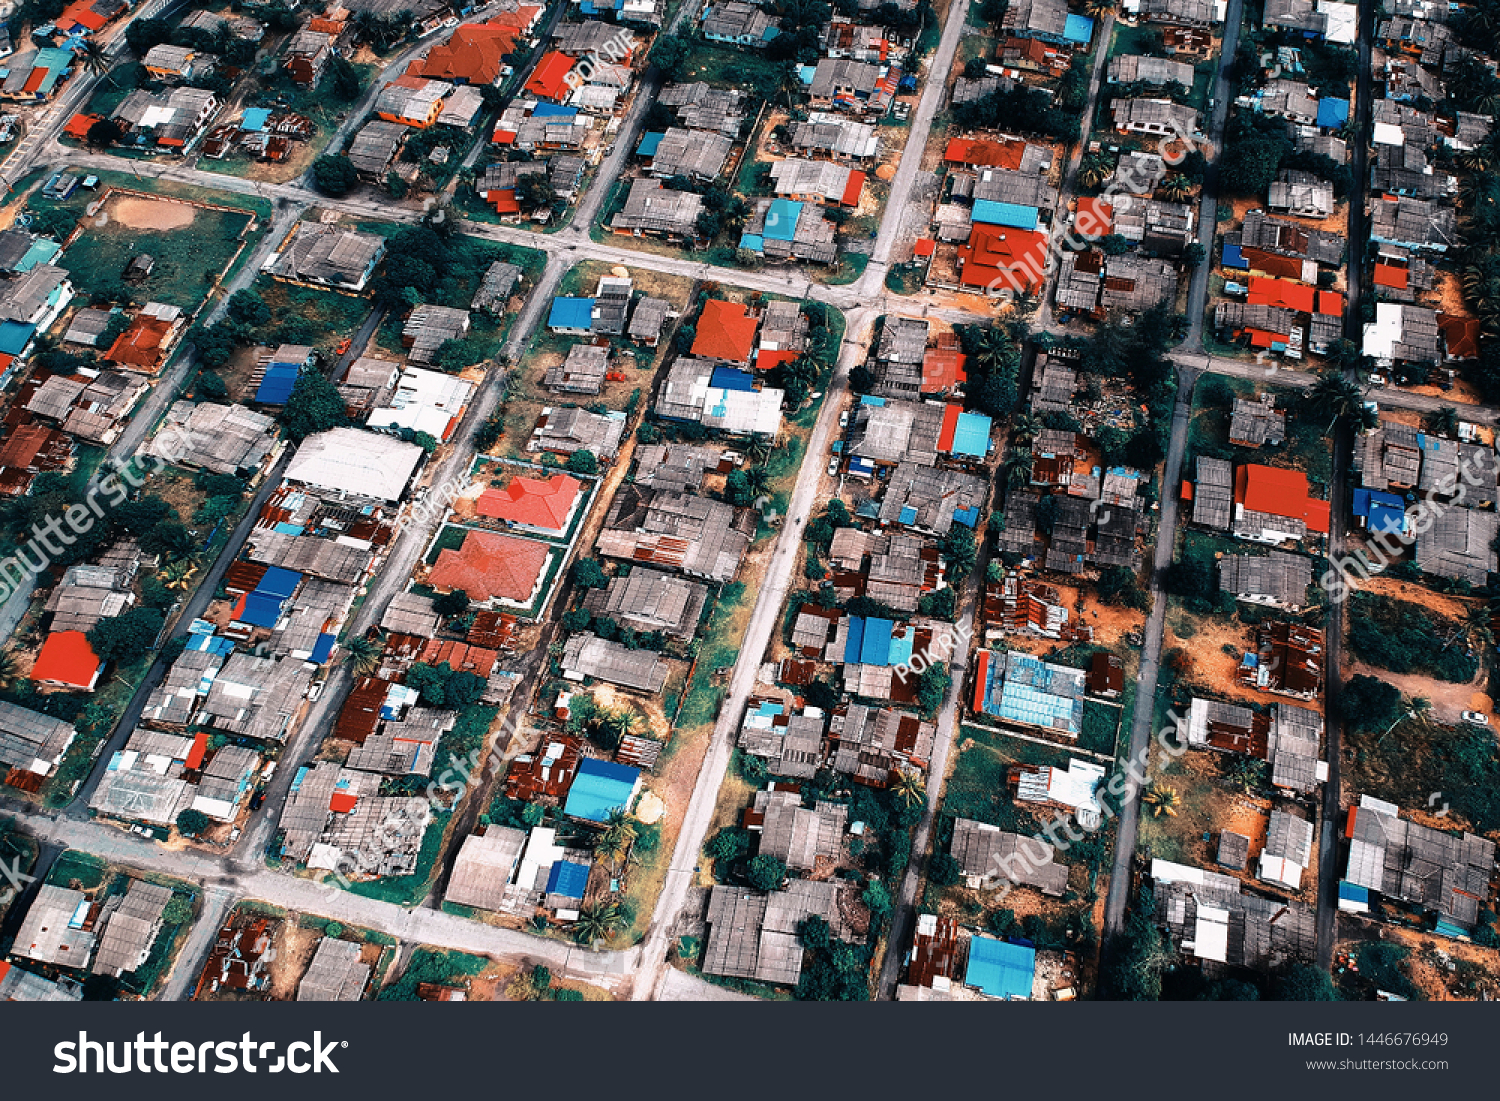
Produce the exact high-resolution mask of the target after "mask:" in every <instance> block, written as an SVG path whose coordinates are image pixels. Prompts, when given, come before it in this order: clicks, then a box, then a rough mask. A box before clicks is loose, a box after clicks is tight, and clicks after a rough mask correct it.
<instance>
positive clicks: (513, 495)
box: [474, 473, 586, 536]
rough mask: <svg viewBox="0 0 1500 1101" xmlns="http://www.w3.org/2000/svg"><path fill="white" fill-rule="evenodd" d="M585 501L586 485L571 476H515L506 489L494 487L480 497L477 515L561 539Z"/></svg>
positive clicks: (475, 506) (476, 505)
mask: <svg viewBox="0 0 1500 1101" xmlns="http://www.w3.org/2000/svg"><path fill="white" fill-rule="evenodd" d="M585 499H586V495H585V494H584V493H583V483H582V482H580V481H579V480H578V479H577V478H575V477H573V476H572V475H571V474H561V473H559V474H554V475H552V476H551V477H549V478H531V477H527V476H525V475H521V474H516V475H512V477H511V478H510V480H509V481H508V482H506V484H505V488H504V489H496V488H494V487H493V486H491V487H489V488H487V489H486V490H485V491H484V492H483V493H481V494H480V495H479V498H478V500H476V501H475V502H474V511H475V512H476V513H477V514H478V515H480V516H483V517H486V518H487V519H491V520H500V521H502V522H503V523H506V524H508V525H510V526H511V527H514V528H518V529H520V530H523V531H529V532H537V533H540V534H544V535H553V536H558V535H562V534H563V533H564V532H566V531H567V530H568V527H569V525H570V524H571V523H572V521H573V516H574V514H575V513H576V512H577V509H578V506H579V504H580V503H581V502H582V501H584V500H585Z"/></svg>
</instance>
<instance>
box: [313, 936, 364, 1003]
mask: <svg viewBox="0 0 1500 1101" xmlns="http://www.w3.org/2000/svg"><path fill="white" fill-rule="evenodd" d="M373 970H374V969H373V968H372V967H371V965H370V964H368V963H365V962H364V947H363V946H362V945H359V944H356V943H354V942H353V941H348V940H337V939H335V938H334V937H327V936H325V937H324V938H323V939H321V940H320V941H318V947H317V949H316V950H315V951H314V952H313V957H312V962H311V963H309V964H308V965H307V971H306V973H305V974H304V975H303V976H302V982H301V983H299V984H298V986H297V1000H298V1001H299V1002H357V1001H359V1000H360V999H361V998H363V997H364V993H365V987H366V986H367V985H368V984H369V982H370V975H371V972H372V971H373Z"/></svg>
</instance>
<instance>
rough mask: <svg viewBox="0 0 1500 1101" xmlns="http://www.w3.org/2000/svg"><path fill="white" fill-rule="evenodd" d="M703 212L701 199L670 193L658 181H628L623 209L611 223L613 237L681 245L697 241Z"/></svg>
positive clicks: (694, 196) (695, 195)
mask: <svg viewBox="0 0 1500 1101" xmlns="http://www.w3.org/2000/svg"><path fill="white" fill-rule="evenodd" d="M702 212H703V197H702V196H701V195H697V194H695V193H693V192H691V191H673V190H671V189H669V188H667V187H665V186H663V185H662V183H661V181H660V180H655V179H645V178H642V179H636V180H631V181H630V191H629V192H628V193H627V194H626V196H625V205H624V206H623V207H621V209H620V212H619V213H618V214H616V215H615V216H614V217H613V218H612V219H611V220H610V228H611V229H613V230H614V231H615V232H616V233H629V234H631V235H632V236H634V237H640V236H642V235H649V236H653V237H663V238H667V239H672V240H678V241H682V242H689V243H690V242H694V241H696V240H698V237H699V233H698V216H699V215H700V214H701V213H702Z"/></svg>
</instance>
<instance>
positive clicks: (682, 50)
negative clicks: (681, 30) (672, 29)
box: [651, 34, 693, 80]
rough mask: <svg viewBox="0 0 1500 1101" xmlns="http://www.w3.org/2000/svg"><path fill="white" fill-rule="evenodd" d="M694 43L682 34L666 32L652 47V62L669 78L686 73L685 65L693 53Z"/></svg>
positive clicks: (674, 78)
mask: <svg viewBox="0 0 1500 1101" xmlns="http://www.w3.org/2000/svg"><path fill="white" fill-rule="evenodd" d="M692 50H693V44H692V42H691V41H689V40H688V39H686V38H684V37H683V36H682V35H680V34H664V35H662V36H661V37H660V38H658V39H657V40H656V42H655V43H654V44H653V45H652V47H651V64H653V65H655V66H656V67H657V69H658V70H660V72H661V75H662V76H664V77H666V78H667V79H668V80H677V79H679V78H680V77H682V76H683V75H684V73H683V65H684V63H685V62H686V61H687V59H688V55H689V54H690V53H692Z"/></svg>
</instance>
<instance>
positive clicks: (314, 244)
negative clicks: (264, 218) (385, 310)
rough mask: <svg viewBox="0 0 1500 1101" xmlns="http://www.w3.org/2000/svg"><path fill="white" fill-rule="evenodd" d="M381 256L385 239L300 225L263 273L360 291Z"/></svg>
mask: <svg viewBox="0 0 1500 1101" xmlns="http://www.w3.org/2000/svg"><path fill="white" fill-rule="evenodd" d="M381 125H390V124H388V123H382V124H381ZM384 256H385V238H384V237H381V236H379V235H378V234H374V233H362V232H360V231H359V230H353V229H344V228H341V227H339V226H330V225H320V224H314V223H308V222H303V223H300V224H299V225H298V227H297V231H296V233H295V234H294V235H293V236H292V238H291V240H289V241H287V242H284V243H283V244H282V246H281V248H280V250H279V251H277V252H275V253H272V255H271V257H270V259H268V260H267V261H266V263H265V267H264V270H265V271H266V272H268V273H269V274H270V275H271V276H273V277H274V278H277V279H283V280H285V281H287V282H289V283H312V284H315V285H317V286H323V287H333V288H335V289H337V290H344V291H362V290H364V289H365V286H366V285H367V284H368V283H369V281H370V277H371V276H372V275H374V274H375V268H376V267H377V266H378V265H379V264H380V261H381V258H382V257H384Z"/></svg>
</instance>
